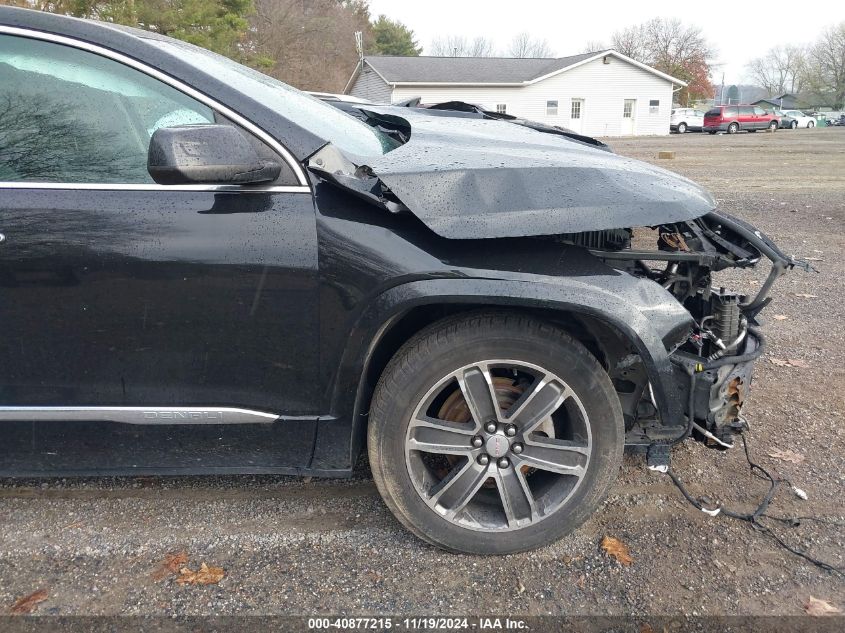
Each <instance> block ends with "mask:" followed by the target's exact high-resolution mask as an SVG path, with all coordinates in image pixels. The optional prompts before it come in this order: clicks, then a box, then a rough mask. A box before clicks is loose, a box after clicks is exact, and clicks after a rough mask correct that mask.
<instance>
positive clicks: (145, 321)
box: [0, 34, 318, 460]
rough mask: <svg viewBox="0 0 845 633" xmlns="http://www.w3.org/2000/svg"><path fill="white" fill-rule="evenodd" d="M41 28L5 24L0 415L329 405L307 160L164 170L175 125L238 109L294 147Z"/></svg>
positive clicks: (0, 135) (235, 411)
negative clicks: (207, 179) (324, 395)
mask: <svg viewBox="0 0 845 633" xmlns="http://www.w3.org/2000/svg"><path fill="white" fill-rule="evenodd" d="M34 37H35V38H36V39H33V38H30V37H20V36H13V35H4V34H0V93H2V94H0V97H2V98H0V103H2V104H3V107H2V108H0V139H2V141H3V142H0V233H2V234H3V235H4V236H5V241H3V243H2V244H0V293H2V310H0V332H2V336H0V359H2V362H0V410H2V411H0V413H2V412H5V413H4V414H3V415H5V417H3V416H0V419H10V417H11V418H14V417H15V416H18V418H21V417H22V418H23V419H30V418H29V417H27V415H28V413H27V412H29V414H33V415H35V414H34V413H33V412H35V413H38V412H42V415H43V411H46V410H49V409H50V408H51V407H74V408H76V409H74V415H76V414H79V410H81V411H83V412H84V411H91V410H100V411H102V410H105V411H108V412H111V413H103V416H104V417H110V419H114V418H119V417H120V416H121V415H122V416H129V417H132V416H134V417H135V418H136V419H133V420H128V419H126V420H123V421H134V422H144V421H147V422H150V421H151V422H156V421H158V422H166V421H168V420H171V419H174V418H175V417H178V416H182V417H186V416H187V417H188V418H189V419H188V420H177V421H190V416H191V415H197V416H199V417H200V418H202V417H203V416H205V417H206V418H209V417H210V418H211V419H206V420H205V421H207V422H210V421H212V420H213V419H216V420H218V422H219V421H222V422H224V423H225V422H230V421H234V422H237V421H256V420H259V421H266V420H267V419H270V420H272V419H274V418H275V416H277V415H278V414H281V413H285V414H309V413H314V412H315V411H316V409H317V398H318V393H317V392H318V389H317V387H316V385H317V378H318V373H317V363H318V356H317V349H318V345H317V342H318V341H317V327H316V323H317V240H316V226H315V216H314V210H313V203H312V197H311V194H310V190H309V188H308V187H307V186H304V185H303V184H302V183H304V182H305V181H304V179H303V178H302V176H301V171H299V172H298V171H297V170H298V169H299V166H298V165H296V164H295V163H292V162H291V161H287V162H285V161H284V159H283V158H279V160H280V161H282V162H283V163H284V164H286V167H285V169H283V173H282V176H281V177H280V179H279V180H278V181H277V182H275V183H272V185H269V186H260V187H255V186H253V187H239V186H211V185H209V186H206V185H190V186H189V185H182V186H162V185H157V184H155V183H154V182H153V181H152V179H151V178H150V177H149V175H148V174H147V171H146V153H147V147H148V144H149V139H150V136H151V134H152V132H153V131H155V130H156V129H158V128H160V127H167V126H173V125H184V124H195V123H207V122H210V121H215V122H217V123H227V124H231V125H235V126H236V127H238V129H240V130H241V131H242V133H244V134H245V135H247V136H248V138H249V139H250V140H251V142H253V144H254V145H256V147H257V148H260V151H262V152H265V153H267V152H269V153H276V152H277V150H279V149H281V148H279V147H278V145H277V144H276V145H273V143H275V141H273V139H270V138H269V137H267V136H266V135H265V136H263V137H260V136H256V135H254V134H252V133H250V132H247V131H246V130H244V129H243V128H242V127H240V126H239V125H238V124H236V123H235V122H232V121H230V120H228V119H226V118H224V117H222V116H221V115H220V114H219V113H218V112H217V111H216V109H215V108H214V107H213V105H214V104H213V103H211V105H210V104H209V103H208V102H200V101H197V100H196V99H195V98H193V97H191V96H188V95H187V94H185V93H184V92H183V91H182V90H181V89H179V87H178V86H174V85H169V84H168V83H164V82H163V81H161V80H159V79H157V78H154V77H151V76H150V75H149V74H147V73H145V72H142V69H138V68H134V67H129V66H126V65H124V64H123V63H121V62H119V61H116V60H113V59H109V58H107V57H106V56H103V55H100V54H95V53H93V52H89V51H87V50H80V49H78V48H75V47H70V46H66V45H63V44H59V43H54V42H50V41H43V39H41V38H43V37H47V36H34ZM274 148H275V149H274ZM281 151H284V150H281ZM10 408H18V409H16V412H12V413H10V412H9V410H10ZM250 411H254V412H256V414H257V417H255V418H250V417H249V415H250V414H249V412H250ZM79 415H82V414H79ZM218 415H219V416H221V417H222V420H220V418H217V417H216V416H218ZM262 415H265V416H266V418H262V417H261V416H262ZM157 416H163V417H162V418H161V419H158V420H157V419H156V417H157ZM239 416H240V417H239ZM67 417H72V416H70V415H68V416H67ZM83 417H84V416H83ZM241 418H243V419H241ZM32 419H38V418H37V415H36V416H35V417H34V418H32ZM196 419H197V418H194V420H196ZM201 421H202V420H201ZM297 437H299V436H297ZM309 438H310V435H309V432H304V433H303V434H301V437H299V439H300V440H301V441H302V444H303V447H304V448H306V449H307V446H309V442H310V439H309ZM302 455H303V456H305V457H303V458H302V459H306V460H307V450H303V453H302ZM296 459H300V458H299V457H297V458H296Z"/></svg>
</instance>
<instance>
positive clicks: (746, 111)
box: [737, 106, 760, 130]
mask: <svg viewBox="0 0 845 633" xmlns="http://www.w3.org/2000/svg"><path fill="white" fill-rule="evenodd" d="M738 111H739V113H738V117H737V118H738V120H739V127H740V128H741V129H743V130H756V129H758V128H759V127H760V124H759V121H758V119H757V117H756V116H754V107H753V106H739V108H738Z"/></svg>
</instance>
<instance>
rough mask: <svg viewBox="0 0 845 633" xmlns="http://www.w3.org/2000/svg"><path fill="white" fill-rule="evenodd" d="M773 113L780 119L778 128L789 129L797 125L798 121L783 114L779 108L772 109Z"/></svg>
mask: <svg viewBox="0 0 845 633" xmlns="http://www.w3.org/2000/svg"><path fill="white" fill-rule="evenodd" d="M774 114H775V116H777V117H778V119H780V125H779V126H778V127H780V129H782V130H789V129H795V128H797V127H798V123H797V122H796V120H795V119H793V118H792V117H791V116H789V115H787V114H784V113H783V112H781V111H780V110H774Z"/></svg>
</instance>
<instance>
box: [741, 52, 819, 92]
mask: <svg viewBox="0 0 845 633" xmlns="http://www.w3.org/2000/svg"><path fill="white" fill-rule="evenodd" d="M805 66H806V52H805V51H804V50H803V49H802V48H800V47H798V46H775V47H774V48H772V49H770V50H769V52H767V53H766V54H765V55H764V56H763V57H758V58H757V59H753V60H751V62H749V64H748V66H747V69H748V74H749V75H750V78H751V79H752V80H753V81H754V83H755V84H757V85H759V86H760V87H761V88H764V89H765V90H766V92H768V93H769V96H773V95H781V94H783V93H785V92H788V93H796V92H799V91H800V90H801V80H802V78H803V74H804V69H805Z"/></svg>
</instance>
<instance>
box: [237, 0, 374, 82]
mask: <svg viewBox="0 0 845 633" xmlns="http://www.w3.org/2000/svg"><path fill="white" fill-rule="evenodd" d="M355 31H362V32H363V33H364V45H365V48H366V47H367V46H368V45H369V42H371V41H372V31H371V28H370V16H369V11H368V9H367V5H366V3H365V2H362V1H361V0H342V1H338V0H308V2H303V1H302V0H255V15H254V16H253V18H252V28H251V29H250V36H251V40H252V42H251V45H252V46H253V48H254V49H255V51H256V54H257V55H259V56H260V57H261V58H263V60H264V62H265V68H264V69H263V70H265V72H267V73H268V74H270V75H272V76H274V77H276V78H277V79H281V80H282V81H284V82H286V83H289V84H291V85H292V86H296V87H297V88H301V89H303V90H321V91H328V92H340V91H342V90H343V88H344V86H345V85H346V82H347V80H348V79H349V77H350V76H351V75H352V72H353V70H354V69H355V66H356V64H357V63H358V53H357V51H356V49H355Z"/></svg>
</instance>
